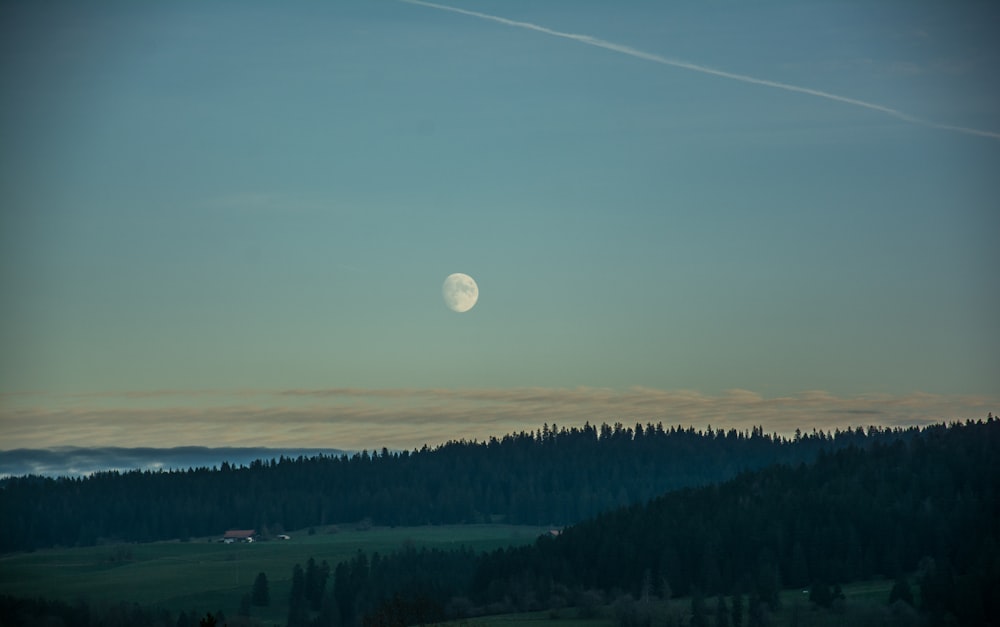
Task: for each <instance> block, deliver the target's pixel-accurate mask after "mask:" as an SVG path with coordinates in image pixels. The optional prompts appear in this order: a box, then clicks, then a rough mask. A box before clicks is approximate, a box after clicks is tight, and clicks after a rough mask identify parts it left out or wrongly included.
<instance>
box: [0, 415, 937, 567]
mask: <svg viewBox="0 0 1000 627" xmlns="http://www.w3.org/2000/svg"><path fill="white" fill-rule="evenodd" d="M918 433H919V430H918V429H916V428H910V429H892V430H890V429H879V428H875V427H869V428H868V429H867V430H865V429H862V428H860V427H858V428H857V429H853V430H850V429H848V430H845V431H836V432H833V433H824V432H822V431H814V432H813V433H809V434H804V435H803V434H800V433H797V434H796V435H795V436H794V437H793V438H782V437H778V436H776V435H771V434H766V433H764V431H763V429H762V428H759V427H757V428H754V429H752V430H751V431H749V432H746V431H736V430H729V431H723V430H721V429H720V430H712V429H711V428H708V429H707V430H705V431H701V430H698V431H696V430H694V429H693V428H688V429H684V428H682V427H680V426H675V427H664V426H663V425H662V424H657V425H652V424H647V425H645V426H643V425H641V424H636V425H635V426H634V427H627V426H624V425H622V424H621V423H617V424H615V425H613V426H612V425H608V424H602V425H601V426H600V427H594V426H591V425H590V424H586V425H584V426H583V427H582V428H578V427H574V428H570V429H566V428H559V427H558V426H556V425H552V426H551V427H550V426H549V425H544V426H543V427H542V428H541V429H539V430H537V431H532V432H521V433H517V434H508V435H506V436H503V437H501V438H495V437H494V438H490V439H489V440H488V441H486V442H465V441H462V442H449V443H446V444H443V445H441V446H438V447H435V448H428V447H424V448H422V449H419V450H414V451H389V450H386V449H382V450H381V451H380V452H372V453H369V452H368V451H363V452H361V453H356V454H354V455H350V456H348V455H346V454H345V455H341V456H313V457H297V458H285V457H282V458H279V459H271V460H258V461H255V462H252V463H251V464H249V465H240V466H236V465H232V464H230V463H228V462H223V463H222V464H221V466H219V467H217V468H194V469H188V470H184V471H155V472H154V471H133V472H117V471H115V472H102V473H96V474H93V475H91V476H87V477H75V478H68V477H67V478H49V477H39V476H26V477H15V478H8V479H5V480H3V481H0V487H2V489H0V528H2V529H3V530H4V533H3V534H0V553H3V552H11V551H24V550H32V549H38V548H44V547H50V546H89V545H94V544H99V543H113V542H148V541H154V540H168V539H186V538H190V537H204V536H211V535H215V534H221V533H222V532H223V531H224V530H226V529H230V528H239V529H251V528H252V529H256V530H258V531H259V532H262V533H263V534H265V535H267V534H277V533H281V532H282V531H283V530H285V529H301V528H304V527H308V526H311V525H325V524H334V523H344V522H355V521H359V520H363V519H367V520H370V521H371V522H372V524H376V525H421V524H451V523H473V522H508V523H514V524H539V525H553V526H563V525H568V524H573V523H576V522H579V521H581V520H584V519H586V518H589V517H592V516H595V515H597V514H599V513H601V512H605V511H607V510H610V509H613V508H616V507H623V506H627V505H633V504H641V503H645V502H646V501H648V500H649V499H651V498H654V497H657V496H659V495H661V494H664V493H665V492H668V491H671V490H676V489H680V488H686V487H696V486H703V485H708V484H711V483H716V482H719V481H724V480H727V479H730V478H732V477H735V476H736V475H737V474H738V473H740V472H743V471H746V470H752V469H757V468H763V467H765V466H768V465H771V464H798V463H802V462H810V461H812V460H814V459H815V458H816V456H817V455H819V454H820V453H821V452H823V451H833V450H838V449H843V448H846V447H869V446H871V445H873V444H874V443H876V442H881V443H886V442H891V441H897V440H906V439H912V438H913V437H915V436H916V435H917V434H918Z"/></svg>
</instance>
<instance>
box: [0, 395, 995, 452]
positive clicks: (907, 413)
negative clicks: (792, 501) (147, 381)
mask: <svg viewBox="0 0 1000 627" xmlns="http://www.w3.org/2000/svg"><path fill="white" fill-rule="evenodd" d="M214 393H215V394H218V397H217V398H206V396H207V395H209V394H210V393H208V392H205V391H198V392H196V393H195V394H193V395H191V397H190V398H189V399H187V400H186V401H185V400H183V398H182V391H180V390H159V391H157V392H155V393H153V392H150V393H136V392H129V393H127V394H123V395H122V396H121V397H119V398H113V397H110V396H107V397H101V398H90V399H87V400H86V402H80V403H73V404H70V405H66V404H62V403H61V402H58V399H59V397H58V396H57V395H53V396H51V397H44V396H39V397H36V398H34V399H33V402H30V403H18V404H17V405H13V404H5V405H2V406H0V433H2V434H3V440H2V443H0V447H2V448H3V449H8V450H9V449H15V448H51V447H57V446H67V445H73V446H123V447H135V446H157V447H171V446H188V445H199V446H211V447H219V446H268V447H320V448H340V449H350V450H360V449H363V448H368V449H373V448H381V447H383V446H385V447H389V448H396V449H411V448H419V447H421V446H423V445H425V444H426V445H428V446H435V445H437V444H442V443H444V442H447V441H449V440H457V439H467V440H472V439H476V440H481V441H482V440H486V439H488V438H490V437H493V436H497V437H500V436H503V435H505V434H507V433H511V432H519V431H526V430H534V429H538V428H540V427H541V425H542V424H543V423H548V424H550V425H551V424H558V425H560V426H564V427H570V426H581V425H582V424H583V423H584V422H590V423H591V424H600V423H602V422H607V423H615V422H622V423H624V424H626V425H635V424H636V423H637V422H639V423H642V424H646V423H657V422H663V423H664V424H665V425H673V426H677V425H680V426H682V427H684V428H687V427H689V426H694V427H695V428H697V429H704V428H706V427H708V426H709V425H711V426H712V428H715V429H718V428H723V429H738V430H749V429H750V428H751V427H753V426H757V425H759V426H762V427H763V428H764V430H765V431H767V432H769V433H778V434H781V435H791V434H792V433H794V431H795V430H796V429H801V430H803V431H806V432H808V431H811V430H812V429H823V430H827V431H829V430H832V429H834V428H841V429H843V428H847V427H852V426H858V425H864V426H867V425H869V424H876V425H880V426H889V427H892V426H908V425H925V424H930V423H939V422H942V421H952V420H965V419H980V418H985V417H986V414H987V412H989V411H993V412H996V411H997V410H998V408H1000V400H998V399H997V398H991V397H981V396H944V395H935V394H926V393H913V394H907V395H901V396H893V395H863V396H854V397H842V396H837V395H834V394H831V393H828V392H824V391H806V392H801V393H797V394H792V395H786V396H778V397H770V398H769V397H765V396H763V395H761V394H759V393H757V392H753V391H750V390H729V391H727V392H725V393H723V394H719V395H707V394H703V393H700V392H697V391H691V390H660V389H655V388H645V387H633V388H628V389H624V390H618V389H610V388H588V387H580V388H512V389H492V388H476V389H455V390H446V389H407V388H399V389H365V388H330V389H312V390H305V389H296V390H256V391H254V390H231V391H228V392H227V391H225V390H218V391H215V392H214ZM158 396H159V397H161V398H162V399H167V400H168V401H169V403H170V405H169V406H164V405H163V404H162V403H161V402H160V401H159V400H158V399H157V397H158ZM47 399H55V400H56V401H57V402H56V403H55V404H50V403H48V402H46V401H47Z"/></svg>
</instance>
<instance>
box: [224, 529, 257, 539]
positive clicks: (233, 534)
mask: <svg viewBox="0 0 1000 627" xmlns="http://www.w3.org/2000/svg"><path fill="white" fill-rule="evenodd" d="M255 535H257V531H256V530H255V529H230V530H229V531H227V532H226V535H224V536H222V537H223V538H233V539H235V540H245V539H247V538H251V537H253V536H255Z"/></svg>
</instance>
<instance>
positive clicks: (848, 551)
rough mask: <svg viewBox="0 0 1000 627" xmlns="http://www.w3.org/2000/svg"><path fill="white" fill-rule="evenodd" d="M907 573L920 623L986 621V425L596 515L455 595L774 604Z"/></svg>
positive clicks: (999, 551)
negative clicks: (696, 594)
mask: <svg viewBox="0 0 1000 627" xmlns="http://www.w3.org/2000/svg"><path fill="white" fill-rule="evenodd" d="M914 571H917V572H918V573H919V582H920V586H921V597H922V602H923V605H924V609H925V610H926V611H928V612H929V613H931V614H933V615H938V616H944V615H947V614H951V615H952V616H953V617H958V618H959V622H960V624H969V625H973V624H975V625H982V624H986V622H984V620H983V619H984V618H985V617H990V616H992V617H994V618H995V617H997V616H1000V596H998V595H997V594H996V590H997V586H998V585H1000V421H998V420H996V419H992V418H991V419H990V420H989V421H987V422H978V423H966V424H965V425H958V424H956V425H952V426H950V427H944V426H937V427H930V428H928V429H926V430H925V431H924V432H923V433H922V435H921V436H920V437H919V438H913V439H910V440H907V441H897V442H893V443H889V444H881V443H878V444H876V445H874V446H873V447H871V448H869V449H868V450H861V449H854V448H852V449H842V450H839V451H836V452H832V453H823V454H821V455H820V456H819V458H818V459H817V461H816V462H815V463H814V464H812V465H799V466H789V465H778V466H772V467H769V468H766V469H762V470H758V471H755V472H751V473H745V474H743V475H741V476H739V477H737V478H736V479H733V480H731V481H728V482H725V483H723V484H720V485H718V486H711V487H703V488H699V489H688V490H680V491H676V492H672V493H670V494H667V495H664V496H662V497H660V498H658V499H655V500H653V501H651V502H649V503H647V504H643V505H635V506H631V507H629V508H623V509H619V510H616V511H613V512H608V513H605V514H602V515H600V516H598V517H596V518H595V519H593V520H589V521H587V522H584V523H581V524H579V525H576V526H573V527H571V528H568V529H566V530H565V532H564V533H563V534H561V535H560V536H559V537H557V538H547V537H543V538H540V539H539V541H538V542H537V543H536V545H534V546H532V547H522V548H517V549H508V550H501V551H498V552H496V553H494V554H493V555H491V556H490V557H488V558H487V559H484V560H480V562H479V565H478V572H477V575H476V577H475V583H474V584H473V586H472V589H471V590H470V591H468V592H467V593H470V594H472V595H473V596H474V597H475V598H477V599H478V600H480V601H481V602H484V603H486V602H490V601H494V600H496V599H498V598H505V597H512V596H513V597H516V596H517V594H518V592H517V591H518V590H525V582H535V583H534V584H533V585H532V587H533V588H534V590H533V594H535V595H536V596H537V597H540V598H544V597H545V595H547V594H549V593H551V590H553V589H555V588H554V586H558V587H561V588H562V589H564V590H565V589H569V590H573V589H577V590H587V589H597V590H603V591H611V590H615V589H618V590H624V591H629V592H631V593H632V594H635V595H640V594H642V593H643V589H644V587H648V586H652V587H653V588H654V589H655V588H658V587H660V586H662V584H663V582H666V583H667V584H669V586H670V588H671V589H672V590H673V591H674V592H675V593H679V594H688V593H690V592H692V591H695V590H698V591H700V592H701V593H705V594H717V593H730V592H733V591H747V592H754V593H756V594H757V595H758V596H759V598H760V599H761V600H763V601H764V602H766V603H771V604H774V603H776V602H777V599H778V597H777V592H778V591H779V589H780V588H781V587H805V586H808V585H810V584H813V583H817V582H825V583H828V584H832V583H837V582H849V581H853V580H859V579H869V578H872V577H875V576H885V577H889V578H892V577H896V576H898V575H899V574H901V573H912V572H914ZM647 590H648V588H647ZM994 624H995V623H994Z"/></svg>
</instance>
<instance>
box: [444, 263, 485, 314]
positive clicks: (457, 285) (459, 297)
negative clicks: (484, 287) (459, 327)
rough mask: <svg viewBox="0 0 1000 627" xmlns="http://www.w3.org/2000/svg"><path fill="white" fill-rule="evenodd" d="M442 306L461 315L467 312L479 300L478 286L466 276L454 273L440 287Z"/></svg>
mask: <svg viewBox="0 0 1000 627" xmlns="http://www.w3.org/2000/svg"><path fill="white" fill-rule="evenodd" d="M441 294H442V295H443V296H444V304H445V305H447V306H448V309H451V310H452V311H457V312H458V313H462V312H465V311H469V310H470V309H472V307H473V306H474V305H475V304H476V301H477V300H479V286H478V285H476V282H475V281H473V280H472V277H471V276H469V275H468V274H462V273H461V272H456V273H455V274H450V275H448V278H447V279H445V280H444V285H442V286H441Z"/></svg>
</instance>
